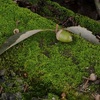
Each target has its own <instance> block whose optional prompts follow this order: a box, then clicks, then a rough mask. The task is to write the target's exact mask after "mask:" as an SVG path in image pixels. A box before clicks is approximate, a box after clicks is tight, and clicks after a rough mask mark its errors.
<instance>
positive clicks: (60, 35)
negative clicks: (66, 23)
mask: <svg viewBox="0 0 100 100" xmlns="http://www.w3.org/2000/svg"><path fill="white" fill-rule="evenodd" d="M56 38H57V40H59V41H61V42H71V41H72V36H71V34H70V33H69V32H68V31H65V30H63V29H61V30H59V31H58V32H57V33H56Z"/></svg>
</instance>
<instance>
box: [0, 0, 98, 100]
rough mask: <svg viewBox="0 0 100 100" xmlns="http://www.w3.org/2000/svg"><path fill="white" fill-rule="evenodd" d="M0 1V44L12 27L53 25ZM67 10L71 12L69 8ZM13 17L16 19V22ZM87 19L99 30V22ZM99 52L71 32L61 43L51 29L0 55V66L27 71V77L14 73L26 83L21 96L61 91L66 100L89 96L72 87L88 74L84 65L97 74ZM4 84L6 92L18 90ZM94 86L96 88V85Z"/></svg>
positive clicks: (48, 21) (27, 96) (42, 95)
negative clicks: (70, 39)
mask: <svg viewBox="0 0 100 100" xmlns="http://www.w3.org/2000/svg"><path fill="white" fill-rule="evenodd" d="M0 4H2V6H0V21H1V22H0V27H1V30H0V40H1V41H0V45H2V44H3V42H4V41H5V40H6V39H7V38H8V37H10V36H11V35H13V30H14V29H15V28H18V29H19V30H20V32H23V31H28V30H32V29H55V26H56V23H54V22H53V21H51V20H49V19H46V18H44V17H41V16H40V15H38V14H36V13H32V12H31V11H30V10H28V9H26V8H20V7H18V6H17V5H16V4H15V3H14V2H13V1H11V0H7V1H3V0H1V1H0ZM57 6H58V5H57ZM59 9H60V8H59ZM63 9H65V8H63ZM61 11H62V9H61ZM67 13H68V12H67ZM70 13H71V14H73V12H70ZM74 15H75V14H73V16H74ZM64 16H65V15H64ZM89 20H90V19H89ZM16 21H20V23H19V24H18V26H16ZM91 23H92V24H94V25H91V26H89V28H91V29H92V30H93V32H97V31H98V32H99V31H100V30H98V29H100V24H98V23H97V22H95V21H93V20H91ZM92 27H93V28H92ZM99 55H100V46H99V45H94V44H91V43H89V42H87V41H86V40H84V39H83V38H81V37H79V36H76V35H75V36H73V42H71V43H61V42H59V41H57V40H56V37H55V34H54V33H53V32H41V33H38V34H36V35H34V36H32V37H30V38H28V39H26V40H25V41H23V42H21V43H19V44H18V45H16V46H14V47H12V48H11V49H9V50H8V51H6V52H5V53H4V54H2V55H0V69H3V68H6V69H9V68H10V69H12V70H14V71H15V72H16V71H18V70H19V69H20V70H21V71H20V72H26V73H27V74H28V77H27V78H23V77H22V76H20V75H17V76H16V77H21V78H22V79H23V81H24V82H25V83H27V84H28V85H29V90H28V92H25V93H23V92H22V93H23V98H24V99H25V100H27V99H30V100H31V98H32V97H44V96H47V95H49V94H52V96H56V97H57V98H58V97H59V98H60V95H61V93H62V92H65V93H66V94H67V98H68V100H78V99H82V100H84V99H85V100H89V95H87V94H78V92H77V91H76V90H77V87H78V86H79V84H81V83H82V81H83V79H82V77H83V76H88V75H89V73H88V71H86V68H87V67H94V69H95V73H96V74H97V75H98V77H100V56H99ZM10 80H12V79H9V81H10ZM16 84H17V83H16ZM17 86H18V85H17ZM5 88H7V89H6V91H7V92H16V91H18V89H16V90H14V89H15V88H12V89H11V90H9V87H6V86H5ZM16 88H17V87H16ZM94 90H97V87H95V88H94ZM91 92H94V91H91ZM50 98H51V95H50Z"/></svg>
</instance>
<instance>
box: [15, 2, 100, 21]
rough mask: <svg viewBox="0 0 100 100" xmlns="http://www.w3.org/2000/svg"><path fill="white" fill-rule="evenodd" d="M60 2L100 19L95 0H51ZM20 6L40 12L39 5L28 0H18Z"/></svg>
mask: <svg viewBox="0 0 100 100" xmlns="http://www.w3.org/2000/svg"><path fill="white" fill-rule="evenodd" d="M51 1H54V2H57V3H59V4H60V5H61V6H64V7H66V8H67V9H70V10H72V11H74V12H75V13H79V14H82V15H85V16H88V17H90V18H92V19H94V20H100V17H99V15H98V13H97V10H96V7H95V3H94V0H51ZM16 2H17V3H18V5H19V6H20V7H25V8H28V9H30V10H31V11H32V12H36V13H38V8H39V7H38V6H37V5H36V4H31V3H29V2H28V1H27V0H26V1H23V0H16Z"/></svg>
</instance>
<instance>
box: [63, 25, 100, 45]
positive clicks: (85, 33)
mask: <svg viewBox="0 0 100 100" xmlns="http://www.w3.org/2000/svg"><path fill="white" fill-rule="evenodd" d="M64 29H65V30H68V31H70V32H72V33H74V34H78V35H80V36H81V37H83V38H84V39H86V40H88V41H90V42H91V43H94V44H100V40H99V39H98V38H96V36H95V35H93V34H92V32H91V31H89V30H87V29H86V28H84V27H81V26H71V27H68V28H64Z"/></svg>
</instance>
